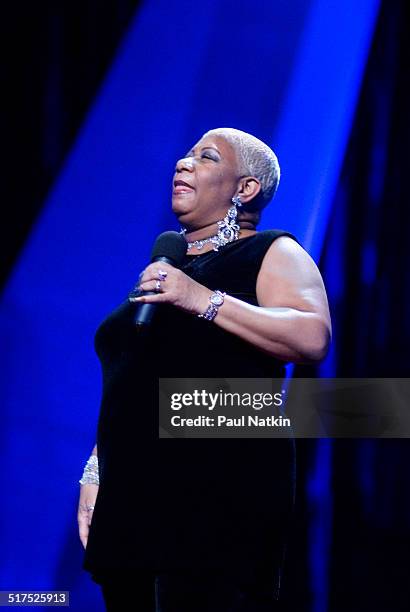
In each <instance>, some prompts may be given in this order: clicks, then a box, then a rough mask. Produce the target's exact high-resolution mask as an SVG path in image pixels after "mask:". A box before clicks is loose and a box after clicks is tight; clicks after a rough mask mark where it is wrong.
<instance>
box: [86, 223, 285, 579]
mask: <svg viewBox="0 0 410 612" xmlns="http://www.w3.org/2000/svg"><path fill="white" fill-rule="evenodd" d="M282 235H287V236H290V237H291V238H294V236H292V235H291V234H289V233H288V232H284V231H282V230H270V231H263V232H258V233H256V234H254V235H253V236H249V237H247V238H243V239H240V240H237V241H235V242H232V243H230V244H228V245H226V246H225V247H222V248H221V249H220V250H219V251H218V252H215V251H210V252H207V253H203V254H201V255H198V256H192V255H191V256H189V255H186V257H185V262H184V265H183V267H182V269H183V271H184V272H185V273H186V274H188V275H189V276H191V277H192V278H193V279H195V280H197V281H198V282H199V283H201V284H203V285H205V286H206V287H208V288H209V289H212V290H216V289H219V290H221V291H225V292H226V293H227V294H228V295H231V296H234V297H236V298H238V299H240V300H243V301H245V302H248V303H250V304H255V305H256V304H257V298H256V280H257V275H258V272H259V270H260V267H261V263H262V260H263V258H264V256H265V254H266V252H267V250H268V248H269V247H270V245H271V244H272V242H273V241H274V240H275V239H276V238H278V237H279V236H282ZM294 239H295V238H294ZM135 307H136V306H135V304H132V303H129V302H128V300H126V301H124V302H123V303H122V304H121V305H120V306H119V307H118V308H117V309H116V310H114V311H113V312H112V313H111V314H110V315H109V316H108V318H107V319H106V320H105V321H103V323H102V324H101V325H100V327H99V328H98V330H97V333H96V337H95V346H96V351H97V354H98V357H99V359H100V361H101V365H102V372H103V395H102V402H101V409H100V416H99V422H98V433H97V445H98V457H99V472H100V488H99V493H98V497H97V502H96V506H95V510H94V515H93V520H92V524H91V527H90V534H89V539H88V545H87V549H86V552H85V558H84V565H83V567H84V569H86V570H87V571H89V572H91V573H92V575H93V578H94V580H95V581H97V582H101V581H103V580H104V577H106V576H107V575H109V574H110V573H113V572H121V571H123V570H135V571H138V570H152V571H154V572H155V571H166V570H183V569H184V568H191V569H192V568H195V569H198V570H201V569H204V570H206V569H216V570H218V569H221V570H224V569H229V570H230V571H235V570H236V569H237V570H238V571H244V572H249V573H256V574H257V573H258V572H261V573H266V572H267V573H268V574H270V573H271V572H273V573H275V572H276V573H277V571H278V568H280V566H281V564H282V557H283V552H284V547H285V541H286V534H287V530H288V526H289V520H290V517H291V513H292V508H293V502H294V484H295V482H294V477H295V476H294V473H295V457H294V444H293V441H292V440H289V439H239V438H234V439H164V438H161V439H159V438H158V407H157V405H158V404H157V397H158V377H168V378H171V377H179V378H185V377H192V378H194V377H236V378H241V377H254V378H258V377H269V378H272V377H273V378H280V379H281V378H282V377H283V375H284V364H283V362H280V361H278V360H276V359H274V358H272V357H270V356H269V355H267V354H265V353H262V352H261V351H258V350H257V349H256V348H254V347H253V346H251V345H250V344H249V343H247V342H245V341H243V340H241V339H239V338H238V337H236V336H234V335H233V334H230V333H228V332H225V331H224V330H222V329H221V328H220V327H218V326H217V325H216V324H215V323H212V322H208V321H206V320H205V319H200V318H198V317H196V316H193V315H190V314H187V313H184V312H182V311H181V310H179V309H177V308H175V307H173V306H170V305H161V307H160V308H159V310H158V311H157V313H156V317H155V320H154V322H153V324H152V325H151V328H150V330H149V333H145V334H141V333H139V332H138V330H137V328H136V327H135V326H134V324H133V316H134V313H135Z"/></svg>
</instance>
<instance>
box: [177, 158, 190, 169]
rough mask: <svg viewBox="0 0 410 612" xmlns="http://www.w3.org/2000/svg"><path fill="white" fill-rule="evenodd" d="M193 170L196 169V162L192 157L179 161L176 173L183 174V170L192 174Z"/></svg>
mask: <svg viewBox="0 0 410 612" xmlns="http://www.w3.org/2000/svg"><path fill="white" fill-rule="evenodd" d="M193 169H194V162H193V160H192V158H191V157H184V158H183V159H179V160H178V161H177V165H176V166H175V171H176V172H182V171H183V170H187V171H188V172H192V171H193Z"/></svg>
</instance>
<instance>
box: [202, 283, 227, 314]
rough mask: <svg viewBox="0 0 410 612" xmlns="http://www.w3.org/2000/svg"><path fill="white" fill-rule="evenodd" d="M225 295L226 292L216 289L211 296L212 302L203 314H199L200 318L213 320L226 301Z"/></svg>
mask: <svg viewBox="0 0 410 612" xmlns="http://www.w3.org/2000/svg"><path fill="white" fill-rule="evenodd" d="M225 295H226V293H222V291H218V290H216V291H215V292H214V293H213V294H212V295H211V296H210V298H209V301H210V302H211V303H210V304H209V306H208V308H207V309H206V310H205V312H204V313H203V314H199V315H198V317H199V318H200V319H206V320H207V321H213V320H214V319H215V317H216V315H217V314H218V309H219V308H220V307H221V306H222V304H223V303H224V299H225Z"/></svg>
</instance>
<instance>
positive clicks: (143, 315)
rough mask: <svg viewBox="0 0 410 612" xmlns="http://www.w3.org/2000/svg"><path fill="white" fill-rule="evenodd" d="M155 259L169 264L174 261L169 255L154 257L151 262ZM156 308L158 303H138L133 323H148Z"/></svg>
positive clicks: (152, 293) (144, 293)
mask: <svg viewBox="0 0 410 612" xmlns="http://www.w3.org/2000/svg"><path fill="white" fill-rule="evenodd" d="M157 261H163V262H164V263H167V264H169V265H170V266H175V262H174V261H173V260H172V259H170V258H169V257H163V256H162V257H154V259H153V260H152V262H151V263H155V262H157ZM141 294H142V295H155V294H156V291H142V292H141ZM157 308H158V304H138V306H137V309H136V311H135V317H134V323H135V325H150V323H151V321H152V318H153V316H154V314H155V311H156V310H157Z"/></svg>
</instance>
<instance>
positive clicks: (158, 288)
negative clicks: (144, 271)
mask: <svg viewBox="0 0 410 612" xmlns="http://www.w3.org/2000/svg"><path fill="white" fill-rule="evenodd" d="M165 289H166V287H165V281H159V280H158V279H157V280H151V281H146V282H143V283H142V284H141V285H140V290H141V291H155V292H156V293H163V292H164V291H165Z"/></svg>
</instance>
